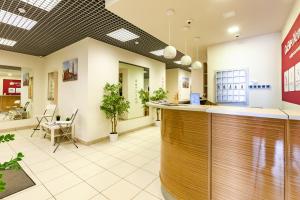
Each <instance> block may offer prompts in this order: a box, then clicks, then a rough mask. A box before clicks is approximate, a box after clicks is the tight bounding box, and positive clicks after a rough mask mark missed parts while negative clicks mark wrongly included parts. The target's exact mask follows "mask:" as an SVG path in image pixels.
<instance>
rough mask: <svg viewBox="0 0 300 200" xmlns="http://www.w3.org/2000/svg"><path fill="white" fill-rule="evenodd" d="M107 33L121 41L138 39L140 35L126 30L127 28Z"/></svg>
mask: <svg viewBox="0 0 300 200" xmlns="http://www.w3.org/2000/svg"><path fill="white" fill-rule="evenodd" d="M106 35H107V36H109V37H112V38H114V39H116V40H119V41H121V42H127V41H130V40H134V39H137V38H139V37H140V36H138V35H136V34H134V33H132V32H130V31H128V30H126V29H125V28H121V29H118V30H116V31H113V32H111V33H108V34H106Z"/></svg>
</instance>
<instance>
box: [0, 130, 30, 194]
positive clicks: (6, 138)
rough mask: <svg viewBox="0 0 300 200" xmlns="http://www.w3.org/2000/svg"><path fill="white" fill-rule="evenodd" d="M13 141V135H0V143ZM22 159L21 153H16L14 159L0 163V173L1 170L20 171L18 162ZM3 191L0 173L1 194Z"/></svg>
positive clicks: (3, 186) (3, 185)
mask: <svg viewBox="0 0 300 200" xmlns="http://www.w3.org/2000/svg"><path fill="white" fill-rule="evenodd" d="M13 140H15V135H12V134H6V135H0V143H5V142H10V141H13ZM23 158H24V155H23V154H22V153H18V154H17V157H16V158H12V159H11V160H10V161H7V162H4V163H0V172H1V171H3V170H11V169H14V170H18V169H20V168H21V167H20V165H19V163H18V162H19V161H21V160H22V159H23ZM4 190H5V182H4V181H3V174H1V173H0V192H3V191H4Z"/></svg>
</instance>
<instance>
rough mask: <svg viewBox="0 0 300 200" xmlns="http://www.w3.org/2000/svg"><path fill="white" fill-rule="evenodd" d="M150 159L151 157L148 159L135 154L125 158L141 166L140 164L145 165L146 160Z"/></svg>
mask: <svg viewBox="0 0 300 200" xmlns="http://www.w3.org/2000/svg"><path fill="white" fill-rule="evenodd" d="M150 160H151V159H149V158H145V157H143V156H140V155H136V156H133V157H132V158H129V159H128V160H126V162H128V163H130V164H132V165H134V166H137V167H141V166H143V165H145V164H146V163H147V162H149V161H150Z"/></svg>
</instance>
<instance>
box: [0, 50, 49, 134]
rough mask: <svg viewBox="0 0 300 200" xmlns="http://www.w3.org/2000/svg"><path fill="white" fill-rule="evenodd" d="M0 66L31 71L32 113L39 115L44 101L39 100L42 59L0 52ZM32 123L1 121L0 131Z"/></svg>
mask: <svg viewBox="0 0 300 200" xmlns="http://www.w3.org/2000/svg"><path fill="white" fill-rule="evenodd" d="M0 65H7V66H15V67H24V68H28V69H31V70H32V73H33V79H34V80H33V81H34V83H33V87H34V88H33V90H34V91H33V102H32V104H33V105H32V113H33V116H35V115H37V114H41V112H42V109H43V108H44V99H43V98H41V94H43V92H44V79H43V77H42V76H41V74H43V71H44V61H43V59H42V58H40V57H37V56H30V55H25V54H20V53H14V52H9V51H3V50H0ZM33 123H35V119H34V118H32V119H27V120H17V121H5V122H4V121H3V122H0V130H3V129H8V128H18V127H24V126H30V125H32V124H33Z"/></svg>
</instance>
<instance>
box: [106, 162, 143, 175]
mask: <svg viewBox="0 0 300 200" xmlns="http://www.w3.org/2000/svg"><path fill="white" fill-rule="evenodd" d="M135 170H137V168H136V167H135V166H133V165H130V164H128V163H126V162H122V163H120V164H118V165H116V166H114V167H112V168H110V169H109V171H110V172H113V173H114V174H116V175H118V176H120V177H122V178H124V177H125V176H128V175H129V174H131V173H132V172H134V171H135Z"/></svg>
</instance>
